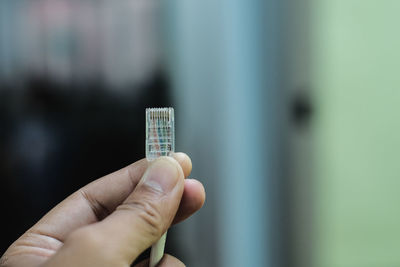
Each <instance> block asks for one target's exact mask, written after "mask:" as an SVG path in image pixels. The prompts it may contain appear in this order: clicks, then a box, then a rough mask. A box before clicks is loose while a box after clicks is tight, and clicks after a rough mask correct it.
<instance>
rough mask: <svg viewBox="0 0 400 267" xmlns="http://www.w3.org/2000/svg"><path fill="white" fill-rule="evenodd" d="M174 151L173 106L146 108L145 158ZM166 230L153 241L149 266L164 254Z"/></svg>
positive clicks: (166, 154)
mask: <svg viewBox="0 0 400 267" xmlns="http://www.w3.org/2000/svg"><path fill="white" fill-rule="evenodd" d="M173 152H175V120H174V109H173V108H148V109H146V158H147V160H149V161H152V160H154V159H156V158H158V157H161V156H169V155H171V153H173ZM166 238H167V232H165V233H164V234H163V236H162V237H161V238H160V240H158V241H157V242H156V243H154V244H153V245H152V247H151V252H150V263H149V266H150V267H155V266H157V265H158V263H159V262H160V261H161V259H162V257H163V255H164V247H165V240H166Z"/></svg>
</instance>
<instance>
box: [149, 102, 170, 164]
mask: <svg viewBox="0 0 400 267" xmlns="http://www.w3.org/2000/svg"><path fill="white" fill-rule="evenodd" d="M173 152H175V121H174V109H173V108H148V109H146V158H147V160H149V161H151V160H154V159H156V158H158V157H161V156H169V155H170V154H171V153H173Z"/></svg>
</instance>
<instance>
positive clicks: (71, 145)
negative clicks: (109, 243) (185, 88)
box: [0, 1, 171, 252]
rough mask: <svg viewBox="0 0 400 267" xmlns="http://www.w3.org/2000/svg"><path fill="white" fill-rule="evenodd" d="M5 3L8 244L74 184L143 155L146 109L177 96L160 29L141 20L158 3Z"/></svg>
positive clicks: (0, 130) (0, 102) (2, 119)
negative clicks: (172, 89) (127, 15)
mask: <svg viewBox="0 0 400 267" xmlns="http://www.w3.org/2000/svg"><path fill="white" fill-rule="evenodd" d="M0 10H1V11H0V13H1V15H0V35H1V39H0V44H1V45H0V55H1V56H0V177H1V179H0V188H1V189H2V193H1V196H0V202H1V203H2V205H1V207H2V215H1V217H2V218H8V219H7V220H3V222H2V225H3V226H4V227H5V229H8V230H7V231H6V232H5V233H4V234H3V235H2V238H1V242H0V251H1V252H4V251H5V250H6V248H7V247H8V246H9V245H10V244H11V243H12V242H13V241H14V240H16V239H17V238H18V237H19V236H20V235H21V234H22V233H23V232H24V231H26V230H27V229H28V228H30V227H31V226H32V225H33V224H34V223H35V222H36V221H37V220H39V219H40V218H41V217H42V216H43V215H44V214H45V213H46V212H47V211H49V210H50V209H51V208H52V207H54V206H55V205H56V204H57V203H58V202H60V201H61V200H63V199H64V198H65V197H67V196H68V195H70V194H71V193H72V192H74V191H75V190H77V189H79V188H80V187H82V186H83V185H86V184H87V183H89V182H91V181H93V180H94V179H97V178H99V177H101V176H103V175H105V174H108V173H110V172H113V171H115V170H118V169H120V168H122V167H124V166H126V165H128V164H130V163H132V162H134V161H136V160H138V159H140V158H143V157H144V138H145V136H144V125H145V119H144V118H145V116H144V111H145V108H146V107H151V106H169V105H170V103H171V101H170V94H169V93H168V80H167V77H166V75H165V71H164V70H163V67H162V65H161V60H160V59H156V58H155V56H154V55H158V54H159V53H160V51H159V49H158V48H157V46H155V45H154V40H153V37H154V36H157V33H156V28H151V26H150V25H148V24H147V25H145V26H144V27H142V26H143V24H146V22H147V21H148V20H151V18H152V17H154V16H156V14H157V12H158V9H157V7H156V6H155V5H154V3H153V4H151V3H146V2H145V1H131V2H127V3H124V4H110V3H100V2H99V3H98V2H96V1H82V2H69V1H33V2H30V1H2V2H1V3H0ZM121 12H122V13H123V12H132V13H134V14H138V16H137V17H135V19H133V20H127V19H126V18H125V17H124V16H121V17H120V15H122V14H121ZM153 26H154V25H153ZM135 29H136V31H135ZM117 35H118V39H117ZM117 40H118V42H121V43H117V44H116V45H114V43H116V42H117ZM127 42H128V43H127ZM115 46H118V47H115ZM132 47H133V48H132ZM146 55H149V56H147V57H146ZM124 58H125V60H124ZM138 68H139V70H137V69H138Z"/></svg>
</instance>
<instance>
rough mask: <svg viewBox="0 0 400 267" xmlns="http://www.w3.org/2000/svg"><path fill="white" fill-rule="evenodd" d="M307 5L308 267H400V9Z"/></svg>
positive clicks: (345, 2) (379, 4)
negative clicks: (312, 108) (311, 117)
mask: <svg viewBox="0 0 400 267" xmlns="http://www.w3.org/2000/svg"><path fill="white" fill-rule="evenodd" d="M310 6H311V7H312V12H311V13H312V16H311V21H310V23H311V29H312V30H311V35H312V39H311V44H312V45H313V47H312V55H311V56H312V72H311V73H312V76H311V81H312V88H313V90H314V97H315V103H316V110H317V112H316V118H315V119H316V120H315V124H314V125H315V129H314V130H315V131H314V133H315V140H316V143H315V154H314V156H315V164H316V165H315V166H316V169H315V171H316V172H315V175H314V201H313V202H314V208H315V209H314V211H315V214H314V215H315V217H314V221H313V224H314V227H315V232H314V236H313V241H314V243H313V255H314V256H313V260H314V266H315V267H330V266H332V267H347V266H349V267H350V266H351V267H358V266H359V267H369V266H371V267H372V266H376V267H378V266H379V267H382V266H400V34H399V26H400V16H399V11H400V1H399V0H311V5H310Z"/></svg>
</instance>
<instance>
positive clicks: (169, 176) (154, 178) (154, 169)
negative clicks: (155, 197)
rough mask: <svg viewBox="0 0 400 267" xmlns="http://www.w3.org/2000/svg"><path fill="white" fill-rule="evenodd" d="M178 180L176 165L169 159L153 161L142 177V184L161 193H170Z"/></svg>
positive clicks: (163, 158)
mask: <svg viewBox="0 0 400 267" xmlns="http://www.w3.org/2000/svg"><path fill="white" fill-rule="evenodd" d="M178 179H179V171H178V166H177V163H176V162H175V160H174V159H172V158H170V157H162V158H160V159H157V160H155V161H154V162H153V163H152V164H151V165H150V167H149V168H148V169H147V171H146V172H145V174H144V175H143V183H144V184H146V185H147V186H149V187H152V188H154V189H156V190H157V191H160V192H163V193H167V192H169V191H171V190H172V189H173V188H174V187H175V185H176V184H177V182H178Z"/></svg>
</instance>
